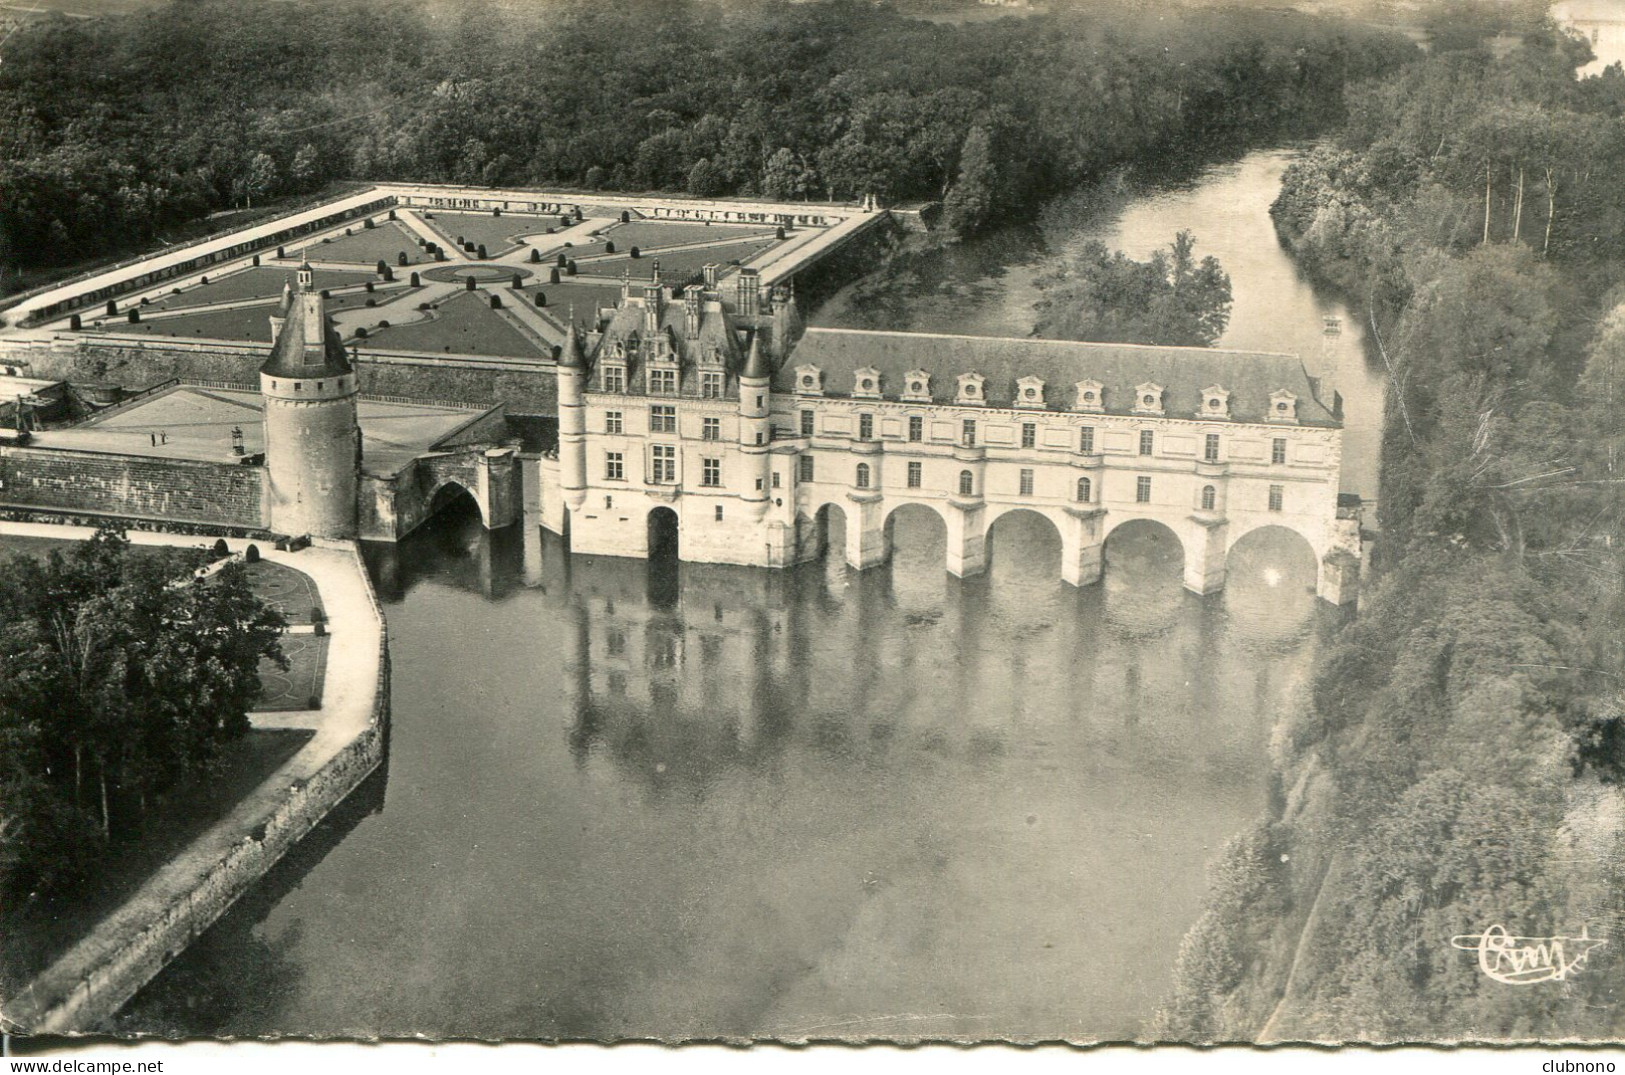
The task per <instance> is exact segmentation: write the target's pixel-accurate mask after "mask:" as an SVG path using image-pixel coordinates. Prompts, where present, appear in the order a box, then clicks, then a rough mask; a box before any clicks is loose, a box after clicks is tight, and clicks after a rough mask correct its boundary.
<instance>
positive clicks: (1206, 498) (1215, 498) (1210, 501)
mask: <svg viewBox="0 0 1625 1075" xmlns="http://www.w3.org/2000/svg"><path fill="white" fill-rule="evenodd" d="M1218 503H1219V491H1218V490H1217V489H1215V488H1213V486H1211V485H1204V486H1202V510H1203V511H1212V510H1213V509H1214V507H1215V506H1216V505H1217V504H1218Z"/></svg>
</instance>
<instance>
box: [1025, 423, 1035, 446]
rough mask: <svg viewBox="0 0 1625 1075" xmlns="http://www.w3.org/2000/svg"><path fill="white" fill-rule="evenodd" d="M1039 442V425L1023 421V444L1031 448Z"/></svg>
mask: <svg viewBox="0 0 1625 1075" xmlns="http://www.w3.org/2000/svg"><path fill="white" fill-rule="evenodd" d="M1037 444H1038V427H1037V426H1036V425H1034V424H1033V423H1031V422H1023V423H1021V446H1022V447H1023V448H1031V447H1034V446H1035V445H1037Z"/></svg>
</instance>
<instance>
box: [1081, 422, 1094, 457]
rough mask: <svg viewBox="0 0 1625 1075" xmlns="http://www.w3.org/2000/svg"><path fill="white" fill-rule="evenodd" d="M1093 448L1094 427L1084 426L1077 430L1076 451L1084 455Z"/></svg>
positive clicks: (1089, 452)
mask: <svg viewBox="0 0 1625 1075" xmlns="http://www.w3.org/2000/svg"><path fill="white" fill-rule="evenodd" d="M1094 450H1095V427H1094V426H1084V427H1083V428H1081V429H1079V430H1078V451H1080V452H1082V453H1083V454H1085V455H1089V454H1091V453H1092V452H1093V451H1094Z"/></svg>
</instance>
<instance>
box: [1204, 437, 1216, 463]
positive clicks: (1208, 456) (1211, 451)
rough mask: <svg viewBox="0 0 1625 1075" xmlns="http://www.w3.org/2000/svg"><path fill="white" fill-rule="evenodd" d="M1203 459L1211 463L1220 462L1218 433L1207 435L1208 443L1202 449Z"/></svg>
mask: <svg viewBox="0 0 1625 1075" xmlns="http://www.w3.org/2000/svg"><path fill="white" fill-rule="evenodd" d="M1202 459H1203V460H1204V461H1206V462H1209V463H1217V462H1218V461H1219V435H1218V434H1217V433H1209V434H1208V435H1207V443H1206V445H1204V446H1203V448H1202Z"/></svg>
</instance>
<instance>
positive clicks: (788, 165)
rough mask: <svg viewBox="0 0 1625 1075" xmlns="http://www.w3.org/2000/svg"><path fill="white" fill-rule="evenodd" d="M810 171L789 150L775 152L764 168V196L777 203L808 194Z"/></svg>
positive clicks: (781, 149) (762, 185)
mask: <svg viewBox="0 0 1625 1075" xmlns="http://www.w3.org/2000/svg"><path fill="white" fill-rule="evenodd" d="M808 178H809V177H808V171H807V167H806V165H804V164H803V163H802V162H801V161H800V160H799V159H798V158H797V157H796V155H795V154H794V153H792V152H791V151H790V150H789V149H788V148H780V149H776V150H774V151H773V155H772V156H771V157H769V158H767V163H766V164H764V165H763V166H762V182H761V188H762V194H763V195H765V196H766V197H769V198H772V199H774V200H775V201H790V200H792V199H795V198H801V197H805V196H806V195H807V193H808Z"/></svg>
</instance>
